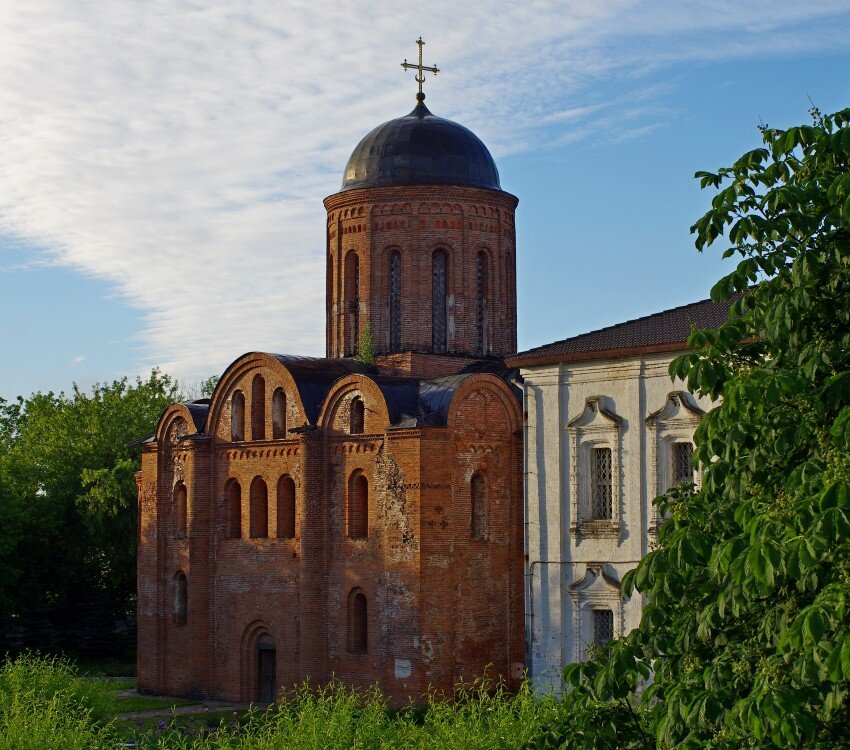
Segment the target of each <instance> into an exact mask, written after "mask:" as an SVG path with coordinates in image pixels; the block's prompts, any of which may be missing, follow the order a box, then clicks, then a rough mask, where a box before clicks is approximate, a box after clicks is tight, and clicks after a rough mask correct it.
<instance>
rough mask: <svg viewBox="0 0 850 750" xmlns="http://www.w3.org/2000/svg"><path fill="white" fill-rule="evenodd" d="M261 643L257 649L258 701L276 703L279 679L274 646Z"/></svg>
mask: <svg viewBox="0 0 850 750" xmlns="http://www.w3.org/2000/svg"><path fill="white" fill-rule="evenodd" d="M265 645H266V644H260V646H259V648H258V649H257V683H258V684H257V702H258V703H274V699H275V697H276V696H275V693H276V686H277V680H276V675H275V656H276V654H277V652H276V651H275V650H274V648H268V647H265V648H264V646H265Z"/></svg>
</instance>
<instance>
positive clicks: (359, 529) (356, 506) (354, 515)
mask: <svg viewBox="0 0 850 750" xmlns="http://www.w3.org/2000/svg"><path fill="white" fill-rule="evenodd" d="M368 535H369V482H368V480H367V479H366V477H365V476H364V475H363V472H362V471H361V470H360V469H357V470H356V471H355V472H354V473H353V474H352V475H351V477H350V478H349V480H348V536H349V537H351V538H352V539H363V538H365V537H366V536H368Z"/></svg>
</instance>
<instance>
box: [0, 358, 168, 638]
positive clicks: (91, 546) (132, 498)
mask: <svg viewBox="0 0 850 750" xmlns="http://www.w3.org/2000/svg"><path fill="white" fill-rule="evenodd" d="M175 396H176V391H175V386H174V384H173V383H172V381H171V380H170V378H168V377H167V376H165V375H162V374H160V373H159V372H157V371H156V370H155V371H153V372H152V373H151V375H150V376H149V378H148V379H147V380H145V381H143V380H141V379H140V378H137V379H136V382H135V384H131V383H130V382H129V381H128V380H127V379H126V378H124V379H122V380H117V381H115V382H113V383H111V384H109V385H101V384H98V385H95V386H94V388H93V389H92V392H91V394H87V393H83V392H82V391H80V390H79V389H78V388H77V387H76V386H74V389H73V392H72V393H71V395H70V396H66V395H65V394H59V395H58V396H57V395H55V394H53V393H46V394H45V393H36V394H33V395H32V396H30V397H29V398H28V399H23V398H19V399H18V400H17V401H16V402H15V403H11V404H10V403H5V402H4V403H3V404H0V511H2V513H3V519H4V523H3V524H2V526H0V571H2V572H0V622H2V623H3V624H4V626H5V627H4V629H5V630H6V631H7V637H12V636H14V638H16V639H18V640H19V641H23V642H24V643H26V642H29V643H34V644H35V645H38V646H40V647H46V648H64V647H71V648H92V649H94V650H97V649H99V648H101V647H102V646H103V645H104V644H105V643H106V641H108V630H109V628H110V627H111V625H112V623H113V622H114V621H115V619H116V618H119V617H121V616H125V615H127V614H132V612H133V611H134V606H135V605H134V597H135V556H136V487H135V481H134V474H135V472H136V471H137V470H138V468H139V457H138V449H135V448H133V447H131V446H130V445H129V443H131V442H132V441H133V440H136V439H138V438H140V437H144V436H146V435H149V434H151V433H152V432H153V429H154V427H155V425H156V421H157V419H158V417H159V415H160V413H161V412H162V410H163V409H164V408H165V407H166V406H167V405H168V404H169V403H171V402H172V401H173V400H174V398H175Z"/></svg>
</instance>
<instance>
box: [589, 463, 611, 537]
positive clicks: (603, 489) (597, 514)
mask: <svg viewBox="0 0 850 750" xmlns="http://www.w3.org/2000/svg"><path fill="white" fill-rule="evenodd" d="M611 480H612V474H611V449H610V448H593V449H592V450H591V451H590V517H591V519H592V520H594V521H607V520H610V518H611V511H612V497H613V492H612V482H611Z"/></svg>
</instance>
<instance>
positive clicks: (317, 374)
mask: <svg viewBox="0 0 850 750" xmlns="http://www.w3.org/2000/svg"><path fill="white" fill-rule="evenodd" d="M269 356H272V357H274V358H275V359H276V360H277V361H278V362H280V363H281V364H282V365H283V366H284V367H286V369H287V370H289V374H290V375H292V379H293V380H294V381H295V385H296V386H297V388H298V393H299V394H300V396H301V403H303V404H304V411H305V412H306V415H307V419H308V421H309V422H310V424H315V423H316V420H317V419H318V418H319V409H320V408H321V406H322V401H324V398H325V395H326V394H327V392H328V390H329V389H330V387H331V385H332V384H333V382H334V381H335V380H337V378H341V377H343V376H345V375H351V374H352V373H363V374H365V375H371V374H374V373H375V368H374V367H372V366H371V365H366V364H363V362H360V361H358V360H356V359H327V358H324V357H299V356H295V355H291V354H271V355H269Z"/></svg>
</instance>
